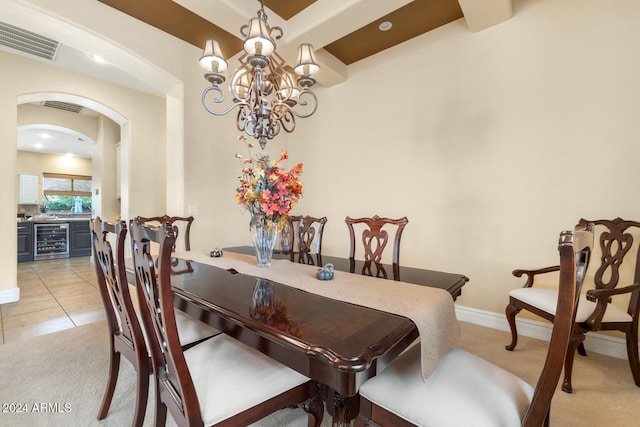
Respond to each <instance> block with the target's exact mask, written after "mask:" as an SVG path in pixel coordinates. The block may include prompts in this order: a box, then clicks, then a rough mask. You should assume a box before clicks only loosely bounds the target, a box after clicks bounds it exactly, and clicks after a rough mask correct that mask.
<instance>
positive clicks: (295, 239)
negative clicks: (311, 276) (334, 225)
mask: <svg viewBox="0 0 640 427" xmlns="http://www.w3.org/2000/svg"><path fill="white" fill-rule="evenodd" d="M326 223H327V217H326V216H323V217H322V218H316V217H312V216H309V215H305V216H302V215H290V216H289V217H288V218H287V226H286V227H285V228H284V229H283V231H282V233H281V247H282V251H283V252H285V253H289V257H290V259H291V261H297V262H300V263H303V264H310V265H322V235H323V233H324V225H325V224H326ZM296 258H297V259H296Z"/></svg>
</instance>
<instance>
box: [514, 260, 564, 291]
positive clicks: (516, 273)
mask: <svg viewBox="0 0 640 427" xmlns="http://www.w3.org/2000/svg"><path fill="white" fill-rule="evenodd" d="M554 271H560V266H559V265H554V266H553V267H544V268H538V269H536V270H522V269H519V270H513V272H512V273H511V274H513V275H514V276H515V277H522V275H523V274H525V275H526V276H527V281H526V283H525V284H524V286H523V288H530V287H531V286H533V281H534V280H535V277H536V276H537V275H538V274H545V273H551V272H554Z"/></svg>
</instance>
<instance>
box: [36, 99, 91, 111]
mask: <svg viewBox="0 0 640 427" xmlns="http://www.w3.org/2000/svg"><path fill="white" fill-rule="evenodd" d="M42 105H43V106H44V107H49V108H57V109H58V110H64V111H70V112H72V113H79V112H80V111H82V109H83V108H84V107H83V106H82V105H77V104H71V103H70V102H60V101H44V102H43V103H42Z"/></svg>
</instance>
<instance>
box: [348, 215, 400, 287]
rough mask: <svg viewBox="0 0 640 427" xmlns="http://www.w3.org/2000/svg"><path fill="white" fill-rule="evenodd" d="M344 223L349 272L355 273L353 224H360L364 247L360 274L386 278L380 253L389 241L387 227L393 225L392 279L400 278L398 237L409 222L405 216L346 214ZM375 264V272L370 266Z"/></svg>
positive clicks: (381, 253)
mask: <svg viewBox="0 0 640 427" xmlns="http://www.w3.org/2000/svg"><path fill="white" fill-rule="evenodd" d="M344 221H345V223H346V224H347V227H348V228H349V243H350V245H349V264H350V270H351V273H355V265H356V262H355V256H356V255H355V254H356V233H355V229H354V225H356V226H362V227H361V228H363V231H362V234H361V242H362V246H363V248H364V265H363V267H362V271H361V274H363V275H369V276H375V277H384V278H385V279H386V278H387V271H386V270H385V268H384V266H383V260H382V255H383V253H384V250H385V248H386V247H387V244H388V243H389V232H388V231H387V228H389V227H395V234H394V237H393V253H392V256H391V262H392V268H393V279H394V280H400V239H401V237H402V231H403V230H404V227H405V226H406V225H407V224H408V223H409V220H408V219H407V217H406V216H405V217H402V218H399V219H389V218H380V217H379V216H378V215H374V216H373V217H371V218H355V219H354V218H351V217H349V216H347V217H346V218H345V220H344ZM373 266H375V269H376V271H375V274H373V271H372V267H373Z"/></svg>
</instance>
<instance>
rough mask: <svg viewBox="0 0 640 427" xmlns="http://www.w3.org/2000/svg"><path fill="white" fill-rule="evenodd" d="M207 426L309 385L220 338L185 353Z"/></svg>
mask: <svg viewBox="0 0 640 427" xmlns="http://www.w3.org/2000/svg"><path fill="white" fill-rule="evenodd" d="M184 357H185V360H186V362H187V366H188V367H189V372H190V373H191V378H192V379H193V385H194V386H195V389H196V393H197V395H198V403H199V404H200V410H201V412H202V421H203V423H204V425H205V426H209V425H215V424H217V423H219V422H222V421H224V420H227V419H229V418H231V417H232V416H234V415H236V414H238V413H240V412H242V411H245V410H246V408H251V407H253V406H257V405H260V404H261V403H262V402H265V401H268V400H269V399H272V398H273V396H275V395H277V394H279V393H280V392H281V391H282V390H290V389H293V388H295V387H297V386H299V385H301V384H304V383H306V382H308V381H309V379H308V378H307V377H305V376H304V375H302V374H299V373H297V372H296V371H294V370H292V369H290V368H288V367H286V366H284V365H282V364H281V363H278V362H276V361H274V360H273V359H271V358H269V357H267V356H265V355H264V354H262V353H260V352H259V351H257V350H254V349H253V348H251V347H249V346H247V345H245V344H243V343H241V342H239V341H238V340H235V339H233V338H230V337H229V336H227V335H224V334H221V335H219V336H217V337H215V338H212V339H211V340H209V341H207V342H205V343H202V344H200V345H197V346H195V347H193V348H190V349H189V350H187V351H185V352H184Z"/></svg>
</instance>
